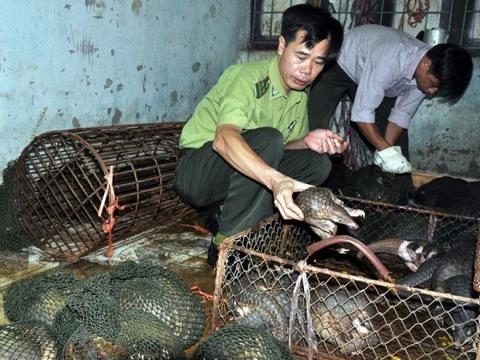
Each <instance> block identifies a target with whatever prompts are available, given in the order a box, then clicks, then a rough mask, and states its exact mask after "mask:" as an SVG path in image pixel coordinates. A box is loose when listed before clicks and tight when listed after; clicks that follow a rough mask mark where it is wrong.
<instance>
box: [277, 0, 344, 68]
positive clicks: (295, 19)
mask: <svg viewBox="0 0 480 360" xmlns="http://www.w3.org/2000/svg"><path fill="white" fill-rule="evenodd" d="M301 30H304V31H306V34H305V39H304V42H305V46H306V47H307V49H311V48H313V47H314V46H315V45H316V44H318V43H319V42H320V41H322V40H325V39H328V40H330V48H329V51H328V54H327V59H329V60H330V59H334V58H336V57H337V55H338V53H339V52H340V47H341V46H342V42H343V27H342V25H341V24H340V22H339V21H338V20H336V19H335V18H333V17H332V16H331V15H330V13H329V12H327V11H325V10H323V9H321V8H319V7H315V6H313V5H309V4H300V5H294V6H291V7H289V8H288V9H287V10H285V11H284V13H283V16H282V30H281V35H282V36H283V37H284V38H285V43H286V44H287V45H288V43H289V42H291V41H294V40H295V39H296V36H297V32H298V31H301Z"/></svg>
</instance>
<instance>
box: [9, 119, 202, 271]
mask: <svg viewBox="0 0 480 360" xmlns="http://www.w3.org/2000/svg"><path fill="white" fill-rule="evenodd" d="M182 126H183V123H180V122H179V123H155V124H136V125H119V126H108V127H94V128H83V129H72V130H63V131H51V132H47V133H44V134H42V135H39V136H37V137H36V138H35V139H34V140H33V141H32V142H31V143H30V144H29V145H28V146H27V147H26V148H25V149H24V150H23V152H22V154H21V155H20V157H19V159H18V162H17V170H16V179H15V180H16V181H15V193H16V207H17V212H18V215H19V217H20V221H21V223H22V226H23V227H24V229H25V230H26V232H27V234H29V236H30V237H31V239H32V241H33V243H34V244H35V245H37V246H38V247H39V248H41V249H42V250H43V251H45V252H46V253H48V254H50V255H51V256H53V257H54V258H58V259H61V260H67V261H70V262H74V261H77V260H78V259H79V258H80V257H82V256H84V255H86V254H88V253H90V252H92V251H93V250H95V249H97V248H99V247H101V246H103V245H106V243H107V239H108V234H106V233H105V232H104V230H103V225H104V223H106V222H108V221H109V215H108V213H107V211H105V210H106V208H105V209H104V211H103V212H102V214H101V217H99V216H98V210H99V208H100V206H101V202H102V198H103V197H104V194H105V192H106V187H107V180H106V175H107V173H108V172H109V169H110V167H112V168H113V190H114V193H115V196H116V197H118V204H119V205H120V206H124V208H123V209H122V210H120V209H119V208H118V209H117V210H115V212H114V219H115V222H114V226H113V230H112V236H113V239H114V241H118V240H121V239H124V238H126V237H127V236H130V235H132V234H134V233H138V232H139V231H142V230H145V229H147V228H150V227H152V226H157V225H165V224H168V223H171V222H176V221H178V220H179V219H181V218H182V217H184V216H186V215H188V214H190V213H192V212H193V209H192V208H191V207H190V206H188V205H187V204H185V203H184V202H183V201H182V200H181V199H180V198H179V196H178V195H177V193H176V191H175V189H174V183H173V179H174V173H175V165H176V162H177V159H178V152H179V150H178V138H179V135H180V132H181V128H182ZM108 205H109V198H108V197H107V200H106V204H105V207H107V206H108Z"/></svg>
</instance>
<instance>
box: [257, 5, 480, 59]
mask: <svg viewBox="0 0 480 360" xmlns="http://www.w3.org/2000/svg"><path fill="white" fill-rule="evenodd" d="M301 3H310V4H312V5H315V6H320V7H322V8H324V9H328V10H329V11H330V12H331V13H332V14H333V16H334V17H335V18H337V19H338V20H339V21H340V22H341V23H342V25H343V26H344V28H345V29H346V30H347V29H350V28H352V27H355V26H358V25H362V24H381V25H385V26H390V27H394V28H397V29H400V30H403V31H405V32H407V33H409V34H411V35H413V36H417V35H419V33H420V32H421V31H424V30H426V29H431V28H442V29H444V30H446V31H447V32H448V34H449V38H448V42H451V43H454V44H458V45H460V46H463V47H465V48H466V49H467V50H469V51H470V52H471V53H472V54H473V55H480V0H252V18H251V38H250V46H251V48H257V49H261V48H263V49H265V48H267V49H268V48H275V47H276V46H277V41H278V36H279V35H280V26H281V18H282V12H283V11H284V10H285V9H286V8H288V7H289V6H292V5H296V4H301Z"/></svg>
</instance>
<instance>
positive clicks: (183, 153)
mask: <svg viewBox="0 0 480 360" xmlns="http://www.w3.org/2000/svg"><path fill="white" fill-rule="evenodd" d="M192 150H195V149H193V148H184V149H180V156H183V155H186V154H187V153H189V152H190V151H192Z"/></svg>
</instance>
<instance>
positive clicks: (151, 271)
mask: <svg viewBox="0 0 480 360" xmlns="http://www.w3.org/2000/svg"><path fill="white" fill-rule="evenodd" d="M205 325H206V319H205V314H204V312H203V306H202V304H201V302H200V300H199V299H198V298H196V297H195V296H193V295H192V294H191V293H190V291H189V290H188V288H187V286H186V284H185V283H184V282H183V281H182V280H181V279H179V278H178V277H177V276H176V275H174V274H173V273H171V272H170V271H169V270H167V269H165V268H163V267H160V266H156V265H151V264H138V263H135V262H133V261H126V262H124V263H121V264H119V265H117V266H116V267H114V268H113V269H112V271H111V272H110V273H106V272H105V273H98V274H95V275H93V276H91V277H90V278H89V279H87V280H85V281H84V283H83V284H82V286H81V287H79V288H78V289H77V290H76V291H75V293H74V294H73V295H72V296H71V297H70V298H69V299H68V301H67V302H66V305H65V306H64V308H63V309H62V310H61V311H60V312H59V313H58V315H57V316H56V318H55V321H54V329H55V334H56V338H57V340H58V346H59V348H60V349H62V354H63V357H64V358H65V359H83V358H88V359H89V358H92V359H179V360H181V359H183V358H184V350H186V349H187V348H188V347H190V346H192V345H193V344H195V343H196V342H197V341H198V340H199V339H200V337H201V336H202V335H203V332H204V329H205Z"/></svg>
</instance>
